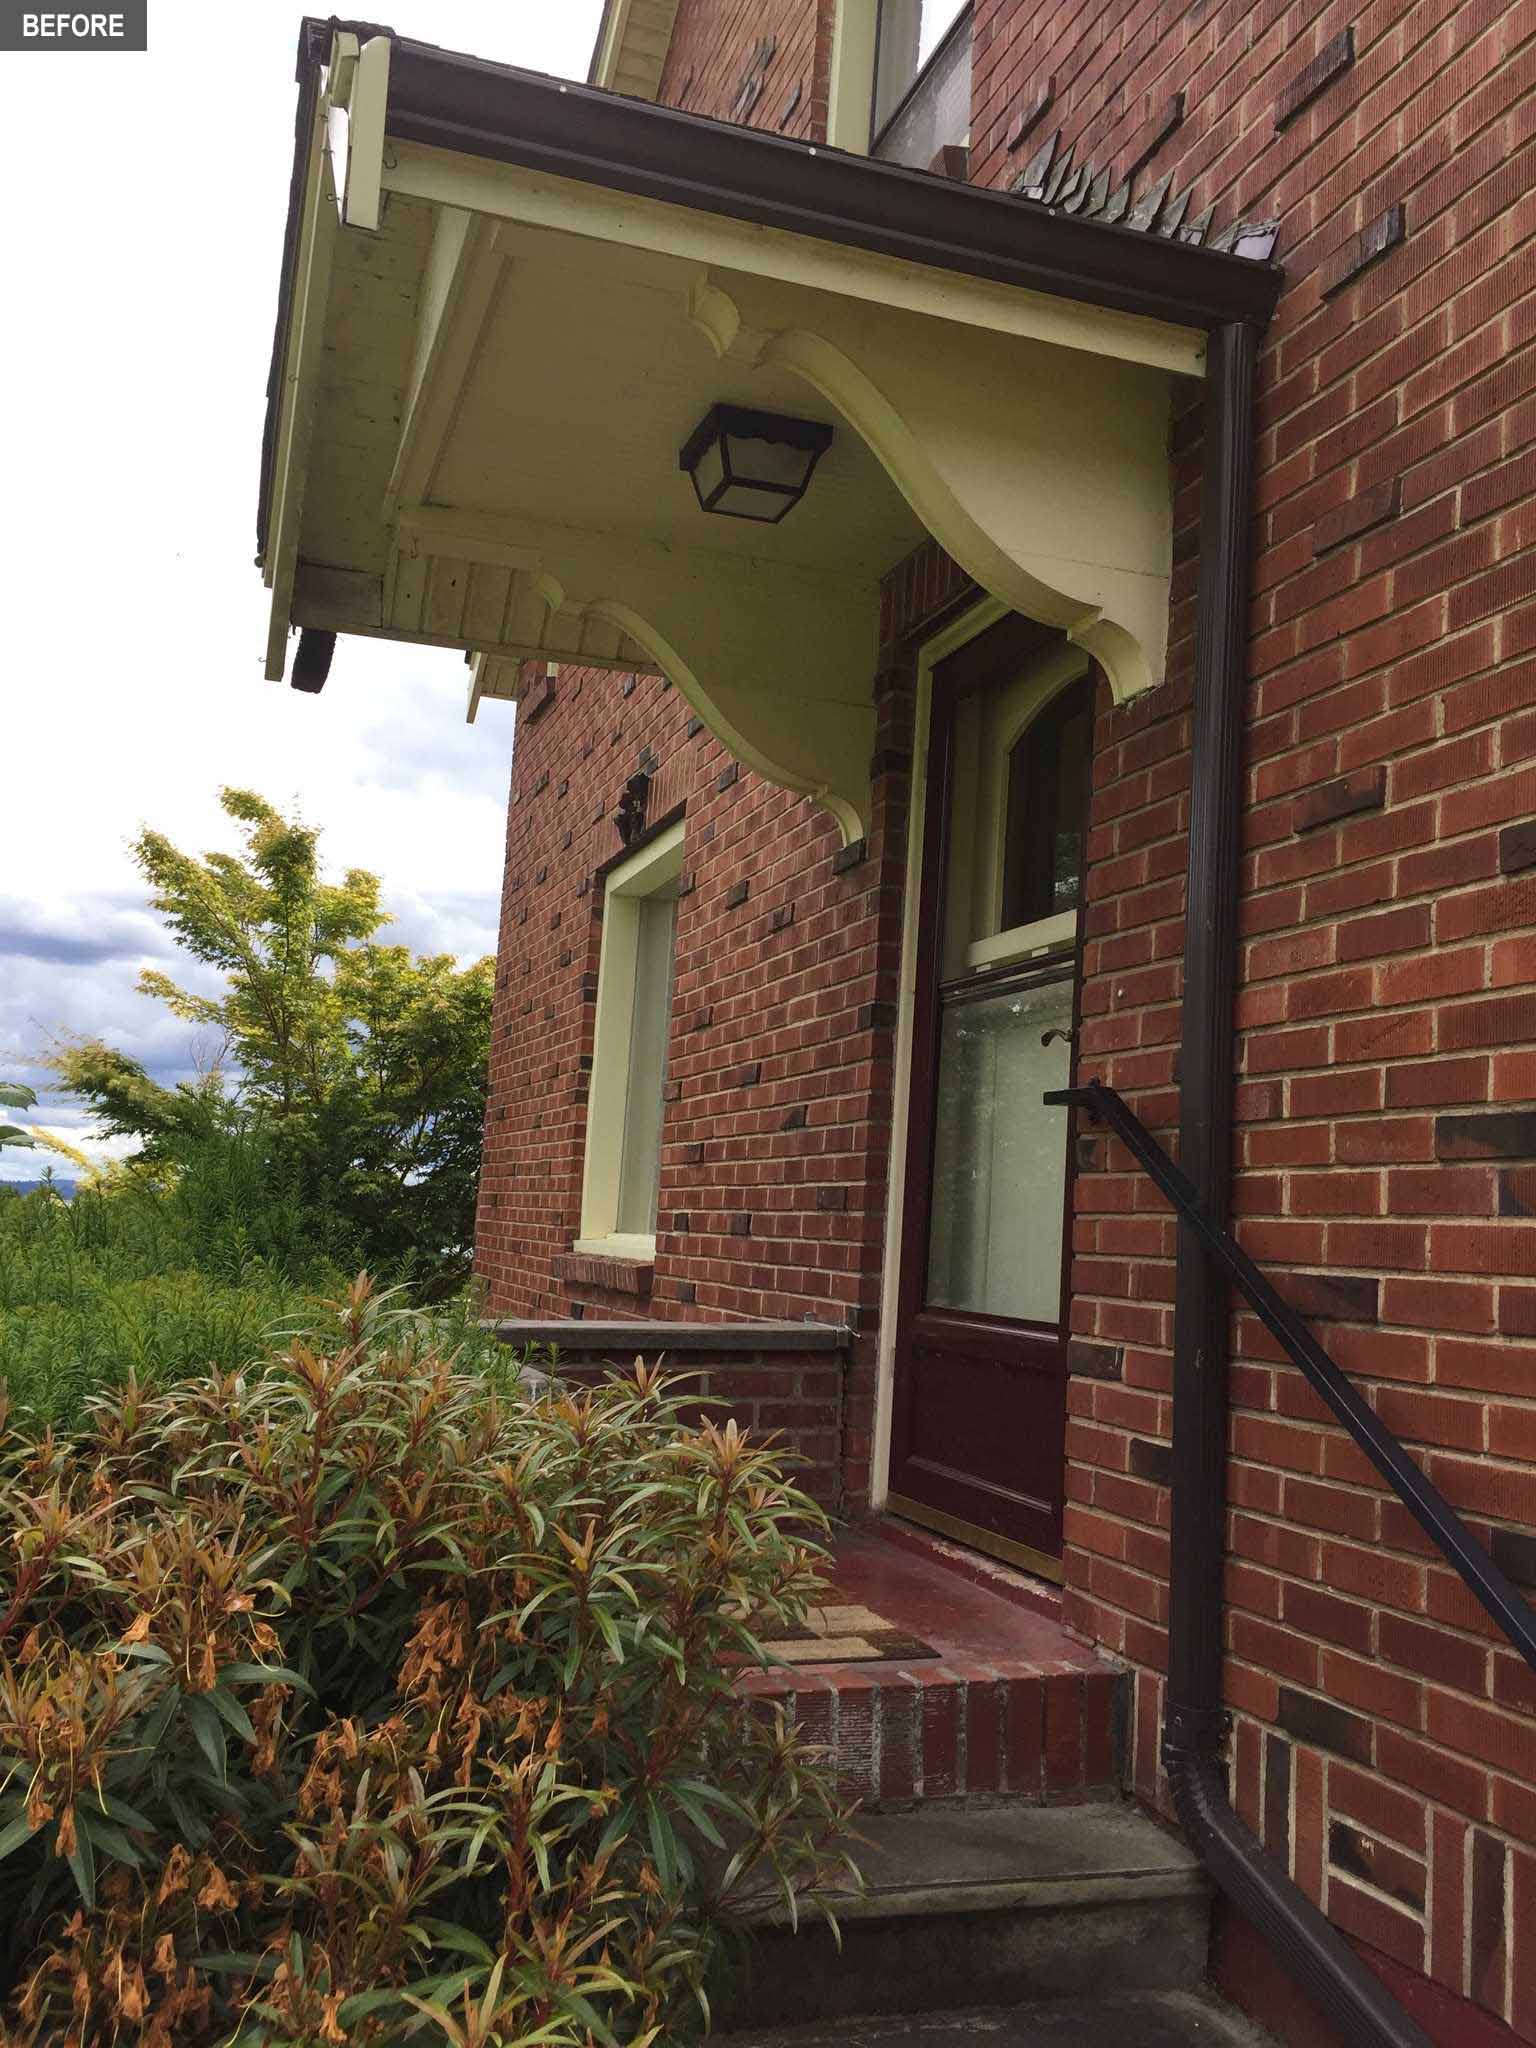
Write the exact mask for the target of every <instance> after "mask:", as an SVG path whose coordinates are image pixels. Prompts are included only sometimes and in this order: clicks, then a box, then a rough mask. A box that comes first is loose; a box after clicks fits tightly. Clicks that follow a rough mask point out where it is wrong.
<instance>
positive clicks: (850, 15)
mask: <svg viewBox="0 0 1536 2048" xmlns="http://www.w3.org/2000/svg"><path fill="white" fill-rule="evenodd" d="M879 18H880V0H837V15H836V19H835V21H834V23H833V27H832V75H831V79H830V81H829V84H828V90H827V141H828V142H829V143H830V144H831V145H832V147H833V148H834V149H846V150H849V151H851V152H852V154H853V155H855V156H868V155H869V143H870V128H871V124H872V120H873V114H874V102H875V34H876V31H877V29H878V27H879Z"/></svg>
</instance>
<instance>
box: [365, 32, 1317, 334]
mask: <svg viewBox="0 0 1536 2048" xmlns="http://www.w3.org/2000/svg"><path fill="white" fill-rule="evenodd" d="M388 130H389V133H390V135H391V136H393V137H396V138H398V139H399V140H401V141H408V142H417V143H424V144H427V145H429V146H431V147H434V148H438V149H447V150H455V151H458V152H460V153H462V154H465V155H470V156H480V157H486V158H489V159H492V160H494V161H497V162H501V163H510V164H517V165H520V166H522V167H523V168H525V169H529V170H538V171H546V172H549V173H551V174H553V175H555V176H558V177H565V178H574V179H578V180H580V181H582V182H583V183H586V184H592V185H599V186H603V187H606V188H608V189H610V190H614V191H621V192H626V193H630V194H633V195H635V196H638V197H642V198H648V199H658V200H662V201H665V202H668V203H670V204H672V205H677V206H687V207H691V208H693V209H696V210H698V211H701V212H705V213H714V214H720V215H723V216H725V217H726V218H729V219H734V220H744V221H749V222H751V223H753V224H754V225H756V226H760V227H771V228H779V229H782V230H784V231H786V232H788V233H792V234H801V235H812V236H815V237H816V238H817V239H818V240H821V241H828V242H835V243H839V244H842V245H845V246H849V247H853V248H859V249H868V250H874V251H877V252H878V253H880V254H883V255H888V256H893V257H895V258H897V259H898V260H900V261H903V262H909V263H921V264H926V265H930V266H932V267H935V268H938V269H942V270H952V271H958V272H961V273H963V274H964V275H967V276H972V277H985V278H990V279H992V280H994V281H996V282H998V283H1003V284H1011V285H1016V286H1018V287H1020V288H1022V289H1024V290H1028V291H1036V292H1044V293H1047V294H1049V295H1050V296H1052V297H1055V298H1067V299H1074V300H1078V301H1081V302H1083V303H1086V304H1089V305H1095V306H1103V307H1107V308H1111V309H1113V310H1114V311H1117V312H1124V313H1137V314H1141V315H1143V316H1145V317H1147V318H1150V319H1155V320H1161V321H1165V322H1173V323H1175V324H1177V325H1181V326H1190V327H1205V328H1214V327H1218V326H1220V325H1222V324H1223V323H1224V322H1227V321H1232V320H1258V321H1265V320H1267V319H1268V318H1269V316H1270V314H1271V313H1272V312H1273V310H1274V306H1275V302H1276V300H1277V298H1278V296H1279V292H1280V286H1281V273H1280V271H1279V269H1278V268H1277V267H1276V266H1275V265H1273V264H1269V263H1257V262H1254V261H1253V260H1252V259H1250V258H1248V257H1242V256H1232V255H1228V254H1227V253H1225V252H1224V251H1220V250H1214V249H1206V248H1198V247H1195V246H1193V245H1191V244H1189V243H1185V242H1180V241H1177V240H1165V239H1164V238H1163V237H1162V236H1160V235H1159V236H1155V237H1154V236H1147V235H1142V234H1138V233H1136V232H1135V231H1134V230H1132V229H1129V228H1121V227H1110V226H1107V225H1105V224H1104V223H1103V222H1095V221H1081V220H1077V219H1074V218H1073V217H1071V216H1070V215H1067V214H1060V213H1051V212H1048V211H1046V210H1045V209H1043V208H1041V207H1037V206H1035V205H1033V204H1031V203H1030V202H1029V201H1027V200H1023V199H1018V198H1015V197H1013V196H1012V195H1011V194H1008V193H1004V192H994V191H991V190H988V189H986V188H984V187H981V186H975V185H962V184H959V183H957V182H956V181H955V180H953V179H950V178H941V177H937V176H934V175H931V174H930V173H928V172H926V171H913V170H908V169H906V168H905V167H904V166H901V165H898V164H888V163H883V162H880V161H877V160H875V159H873V158H870V157H863V156H855V155H852V154H851V153H849V152H846V151H842V150H836V149H829V148H827V147H826V146H824V145H822V144H814V143H805V142H796V141H792V140H790V139H789V138H787V137H785V136H782V135H776V134H768V133H765V132H764V131H763V130H761V129H755V128H743V127H738V126H736V125H735V124H733V123H731V122H723V121H714V120H709V119H705V118H704V117H702V116H700V115H696V114H684V113H679V112H678V111H677V110H676V109H674V108H671V107H661V106H657V105H655V104H654V103H652V102H651V101H648V100H637V99H628V98H625V97H623V96H622V95H619V94H615V93H605V92H597V91H594V90H593V89H592V88H591V87H588V86H581V85H573V84H568V83H566V82H564V81H562V80H559V79H554V78H546V77H544V76H542V75H541V74H539V73H537V72H532V71H520V70H517V69H515V68H514V67H512V66H510V65H503V64H487V63H483V62H481V61H480V60H479V59H477V58H473V57H459V56H454V55H452V54H450V53H449V52H447V51H443V50H438V49H434V48H433V47H431V46H430V45H427V44H422V43H412V42H397V43H396V45H395V48H394V51H393V53H392V61H391V65H390V86H389V119H388Z"/></svg>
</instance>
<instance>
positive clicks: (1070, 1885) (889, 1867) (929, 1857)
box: [769, 1802, 1205, 1919]
mask: <svg viewBox="0 0 1536 2048" xmlns="http://www.w3.org/2000/svg"><path fill="white" fill-rule="evenodd" d="M855 1825H856V1829H857V1836H858V1839H856V1840H855V1841H854V1842H853V1843H852V1844H851V1851H852V1855H853V1859H854V1861H855V1862H856V1863H857V1864H858V1866H859V1869H860V1871H861V1872H862V1874H863V1877H864V1889H863V1891H862V1892H854V1891H851V1890H850V1891H849V1892H848V1893H847V1894H846V1896H840V1895H837V1894H834V1895H833V1897H832V1900H831V1903H832V1905H833V1909H834V1911H835V1912H836V1913H837V1915H838V1917H839V1919H870V1918H880V1919H889V1918H895V1917H899V1916H905V1915H908V1914H917V1913H934V1912H941V1913H942V1912H961V1911H977V1910H986V1909H987V1908H989V1907H990V1908H993V1909H995V1910H1003V1909H1007V1908H1016V1907H1021V1906H1028V1905H1031V1904H1035V1905H1040V1906H1059V1905H1068V1904H1072V1903H1075V1902H1084V1901H1102V1900H1108V1899H1115V1898H1122V1897H1148V1896H1152V1895H1173V1896H1177V1895H1179V1894H1182V1893H1185V1892H1189V1891H1198V1890H1201V1889H1203V1888H1204V1885H1205V1879H1204V1877H1203V1875H1202V1873H1201V1870H1200V1866H1199V1864H1198V1862H1197V1860H1196V1858H1195V1857H1194V1856H1193V1855H1192V1854H1191V1853H1190V1851H1189V1850H1188V1849H1187V1848H1186V1847H1185V1846H1184V1844H1183V1843H1182V1842H1180V1841H1178V1840H1177V1839H1176V1838H1175V1837H1174V1836H1172V1835H1170V1834H1167V1833H1165V1831H1164V1830H1163V1829H1162V1828H1160V1827H1158V1826H1156V1825H1155V1823H1153V1822H1152V1821H1150V1820H1148V1819H1147V1818H1146V1816H1145V1815H1144V1814H1141V1813H1138V1812H1137V1811H1136V1810H1135V1809H1134V1808H1133V1807H1131V1806H1128V1805H1125V1804H1122V1803H1119V1802H1105V1803H1104V1804H1102V1805H1093V1806H1056V1807H1050V1806H1047V1807H1028V1806H1017V1805H1014V1806H994V1807H982V1808H964V1807H961V1808H954V1807H949V1808H941V1807H932V1806H930V1807H926V1808H918V1809H917V1810H915V1811H911V1812H906V1813H872V1814H864V1815H862V1816H860V1818H859V1819H858V1820H857V1822H856V1823H855ZM769 1917H777V1914H771V1915H770V1916H769Z"/></svg>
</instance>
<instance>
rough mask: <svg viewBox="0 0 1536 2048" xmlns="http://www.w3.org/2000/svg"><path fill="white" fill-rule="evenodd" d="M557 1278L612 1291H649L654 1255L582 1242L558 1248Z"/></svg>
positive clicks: (616, 1292)
mask: <svg viewBox="0 0 1536 2048" xmlns="http://www.w3.org/2000/svg"><path fill="white" fill-rule="evenodd" d="M554 1272H555V1278H556V1279H557V1280H564V1281H567V1282H568V1283H570V1284H571V1285H573V1286H576V1287H601V1288H605V1289H606V1290H608V1291H609V1292H610V1293H613V1294H634V1295H644V1294H649V1293H650V1291H651V1282H652V1280H653V1279H654V1278H655V1274H656V1255H655V1253H654V1251H653V1252H652V1253H651V1254H650V1256H649V1257H647V1256H645V1255H644V1254H643V1253H641V1254H638V1255H637V1254H635V1253H630V1252H623V1253H620V1252H611V1251H599V1250H596V1249H590V1250H589V1249H587V1247H586V1246H584V1245H582V1244H581V1243H579V1242H578V1243H577V1244H574V1245H572V1247H571V1249H570V1250H569V1251H568V1252H561V1253H559V1254H558V1255H557V1257H556V1259H555V1261H554Z"/></svg>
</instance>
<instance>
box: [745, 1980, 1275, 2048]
mask: <svg viewBox="0 0 1536 2048" xmlns="http://www.w3.org/2000/svg"><path fill="white" fill-rule="evenodd" d="M732 2042H734V2043H735V2044H736V2048H1108V2044H1111V2043H1112V2044H1113V2048H1190V2044H1193V2048H1268V2043H1269V2037H1268V2036H1267V2035H1264V2034H1260V2033H1258V2032H1257V2031H1256V2030H1255V2029H1254V2028H1252V2027H1251V2026H1249V2024H1248V2022H1247V2021H1246V2020H1244V2019H1242V2018H1241V2017H1240V2016H1239V2015H1238V2014H1237V2013H1234V2012H1233V2011H1232V2009H1231V2008H1230V2007H1229V2006H1225V2005H1221V2004H1219V2003H1218V2002H1217V2001H1216V2000H1214V1999H1212V1998H1208V1997H1204V1996H1202V1995H1201V1994H1199V1993H1197V1992H1192V1991H1143V1992H1138V1993H1136V1994H1134V1995H1133V1996H1129V1997H1121V1998H1063V1999H1053V2000H1052V2001H1050V2002H1049V2003H1048V2004H1043V2005H1029V2006H1020V2007H1017V2008H1015V2009H1014V2010H1013V2011H1011V2012H1009V2011H1000V2010H999V2009H998V2008H996V2007H993V2008H991V2009H990V2010H986V2011H972V2012H956V2013H948V2014H932V2013H931V2014H927V2015H923V2016H920V2017H918V2018H916V2019H846V2020H839V2021H838V2022H837V2023H836V2025H834V2026H831V2027H825V2026H819V2025H818V2026H809V2027H775V2028H770V2029H769V2030H767V2031H766V2032H764V2031H757V2030H753V2031H750V2032H748V2033H744V2034H728V2035H726V2036H725V2037H724V2041H723V2042H722V2048H725V2044H727V2043H732Z"/></svg>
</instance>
